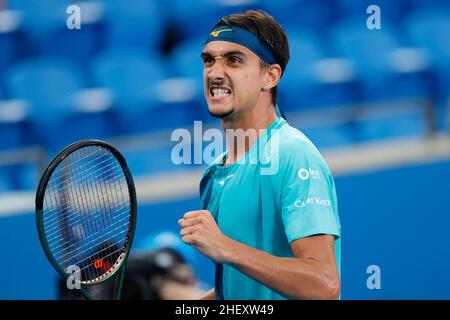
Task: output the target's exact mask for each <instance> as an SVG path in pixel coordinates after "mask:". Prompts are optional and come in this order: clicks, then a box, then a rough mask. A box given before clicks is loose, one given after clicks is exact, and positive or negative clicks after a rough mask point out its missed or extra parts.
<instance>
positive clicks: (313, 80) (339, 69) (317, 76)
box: [279, 29, 358, 111]
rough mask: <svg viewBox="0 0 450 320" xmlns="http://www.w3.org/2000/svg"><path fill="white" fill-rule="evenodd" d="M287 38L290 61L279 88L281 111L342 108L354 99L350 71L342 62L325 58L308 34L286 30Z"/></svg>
mask: <svg viewBox="0 0 450 320" xmlns="http://www.w3.org/2000/svg"><path fill="white" fill-rule="evenodd" d="M288 36H289V39H290V40H289V41H290V51H291V59H290V62H289V63H288V65H287V68H286V70H285V74H284V75H283V77H282V79H281V81H280V86H279V93H280V94H279V97H280V99H279V100H280V105H281V106H282V108H283V109H284V110H286V111H290V110H292V111H299V110H307V109H314V108H319V107H327V106H336V105H344V104H349V103H352V102H353V101H354V100H355V99H357V97H358V91H357V87H356V84H355V83H354V81H353V75H352V70H351V68H350V66H348V64H347V63H346V62H345V61H342V60H339V59H330V57H327V56H326V55H325V54H324V50H323V49H322V45H321V44H320V43H319V41H318V39H317V37H316V36H315V35H314V34H312V33H308V32H305V31H302V30H294V29H290V30H288ZM330 68H331V69H330Z"/></svg>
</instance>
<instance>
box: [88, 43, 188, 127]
mask: <svg viewBox="0 0 450 320" xmlns="http://www.w3.org/2000/svg"><path fill="white" fill-rule="evenodd" d="M164 66H165V62H164V60H163V59H162V57H161V56H159V55H158V54H156V53H149V52H147V51H141V50H134V49H125V48H123V49H119V48H117V49H115V50H110V51H107V52H103V53H101V54H100V55H99V56H97V57H96V58H95V59H94V61H93V64H92V68H91V69H92V71H91V72H92V75H93V78H94V79H95V82H96V84H97V85H99V86H102V87H105V88H108V89H110V90H111V91H112V95H113V99H114V106H115V110H116V112H117V113H118V114H119V116H120V120H121V122H120V126H121V130H124V131H127V132H143V131H149V130H157V129H162V128H166V127H167V126H174V125H178V124H179V123H180V122H181V123H183V122H184V121H185V118H186V116H187V113H188V110H185V108H171V106H170V105H165V104H163V103H162V102H161V99H160V92H159V88H160V85H161V83H162V81H163V80H164V79H165V78H166V77H167V71H166V69H165V67H164Z"/></svg>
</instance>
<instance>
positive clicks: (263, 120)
mask: <svg viewBox="0 0 450 320" xmlns="http://www.w3.org/2000/svg"><path fill="white" fill-rule="evenodd" d="M276 118H277V115H276V112H275V108H274V105H273V104H271V103H270V104H267V105H265V106H261V107H259V106H258V107H255V108H252V109H249V110H248V111H247V110H246V111H242V112H240V113H238V114H234V115H233V116H232V117H230V118H229V119H222V120H221V122H222V128H223V129H224V130H225V133H226V135H225V136H226V143H227V151H228V153H227V159H226V162H225V165H227V164H232V163H234V162H236V161H237V160H239V159H240V158H241V157H243V156H244V155H245V153H246V152H248V151H249V150H250V148H251V147H252V146H253V145H254V144H255V143H256V141H257V140H258V138H259V136H260V135H261V134H262V133H263V132H264V130H265V129H267V128H268V127H269V125H270V124H271V123H272V122H273V121H274V120H275V119H276Z"/></svg>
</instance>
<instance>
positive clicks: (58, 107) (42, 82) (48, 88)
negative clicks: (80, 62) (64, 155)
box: [5, 56, 108, 150]
mask: <svg viewBox="0 0 450 320" xmlns="http://www.w3.org/2000/svg"><path fill="white" fill-rule="evenodd" d="M83 83H84V79H83V77H82V75H81V74H80V71H79V69H78V68H77V66H76V65H75V64H73V63H72V62H71V61H69V60H66V59H62V58H56V57H50V56H46V57H37V58H35V59H29V60H26V61H21V62H19V63H16V64H15V65H13V66H11V68H10V69H9V70H8V72H7V74H6V79H5V84H6V87H7V89H8V92H9V94H10V96H11V97H12V98H13V99H21V100H24V101H26V102H27V104H28V106H29V118H30V121H32V124H33V127H32V132H29V133H28V134H27V137H28V138H29V139H28V141H26V142H27V143H39V144H43V145H45V146H46V147H47V148H49V149H52V150H54V149H58V148H61V147H62V146H64V145H66V144H69V143H71V142H73V140H76V139H82V138H87V137H98V136H102V135H104V134H107V130H108V129H107V119H105V118H104V117H103V114H101V113H100V114H94V113H89V114H85V113H84V112H83V111H80V110H78V109H77V100H76V98H77V93H78V92H79V90H81V89H82V88H83V87H84V85H83ZM84 115H85V116H84Z"/></svg>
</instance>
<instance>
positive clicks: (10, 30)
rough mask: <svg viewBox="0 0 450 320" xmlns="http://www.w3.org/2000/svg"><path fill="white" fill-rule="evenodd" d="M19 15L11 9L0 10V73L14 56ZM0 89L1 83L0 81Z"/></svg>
mask: <svg viewBox="0 0 450 320" xmlns="http://www.w3.org/2000/svg"><path fill="white" fill-rule="evenodd" d="M19 20H20V17H19V15H18V14H17V13H15V12H13V11H11V10H0V48H1V50H0V75H1V74H3V73H4V70H6V68H7V67H8V66H9V65H10V64H11V63H12V62H13V60H14V58H15V57H16V51H17V47H16V34H17V29H18V25H19ZM0 90H2V88H1V83H0Z"/></svg>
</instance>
